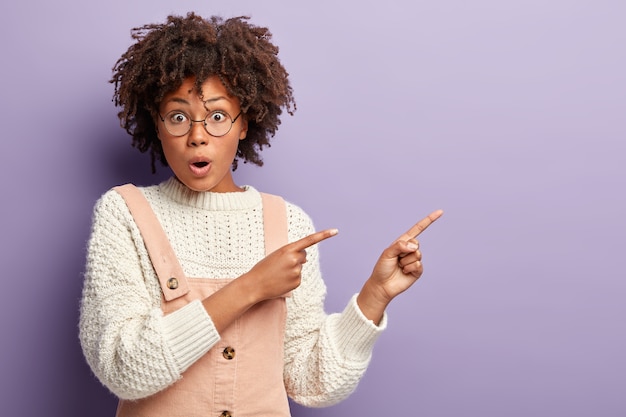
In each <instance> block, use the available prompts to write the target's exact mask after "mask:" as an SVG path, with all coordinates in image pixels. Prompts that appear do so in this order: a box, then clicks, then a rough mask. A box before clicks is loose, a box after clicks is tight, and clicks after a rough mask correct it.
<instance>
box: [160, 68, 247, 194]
mask: <svg viewBox="0 0 626 417" xmlns="http://www.w3.org/2000/svg"><path fill="white" fill-rule="evenodd" d="M194 82H195V80H194V78H187V79H186V80H185V81H184V82H183V84H182V85H181V86H180V88H179V89H178V90H176V91H173V92H171V93H169V94H167V95H166V96H165V97H164V98H163V101H162V102H161V104H160V106H159V116H160V117H158V118H157V121H156V122H157V132H158V137H159V140H160V141H161V145H162V147H163V152H164V154H165V159H167V163H168V165H169V166H170V168H171V169H172V171H173V172H174V175H176V178H178V179H179V180H180V181H181V182H182V183H183V184H185V185H186V186H187V187H189V188H191V189H192V190H194V191H213V192H219V193H224V192H233V191H241V189H240V188H239V187H238V186H237V185H235V183H234V180H233V177H232V171H231V166H232V163H233V160H234V159H235V155H236V154H237V146H238V144H239V141H240V140H242V139H245V137H246V134H247V132H248V124H247V122H246V121H245V117H244V116H243V115H240V112H241V109H240V107H239V100H238V99H237V98H236V97H232V96H230V95H229V94H228V92H227V91H226V88H225V87H224V85H223V84H222V82H221V81H220V80H219V78H217V77H210V78H208V79H207V80H206V81H205V82H204V83H203V84H202V98H201V97H200V96H199V95H198V94H197V92H196V91H195V89H194ZM238 115H239V117H237V116H238ZM205 119H206V120H205ZM235 119H236V120H235ZM190 120H193V122H191V123H192V124H191V129H190V130H189V131H188V132H186V133H184V132H185V131H186V129H187V128H188V126H189V123H190ZM232 120H235V121H234V123H232ZM205 124H207V128H208V129H209V131H211V132H212V133H213V134H216V133H217V134H222V133H223V132H224V131H226V130H228V129H229V128H230V130H229V131H228V133H226V134H224V135H223V136H220V137H216V136H212V135H211V134H209V132H208V131H207V129H206V128H205ZM181 133H184V134H183V135H182V136H179V135H180V134H181Z"/></svg>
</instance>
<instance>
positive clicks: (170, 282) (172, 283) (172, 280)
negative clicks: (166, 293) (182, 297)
mask: <svg viewBox="0 0 626 417" xmlns="http://www.w3.org/2000/svg"><path fill="white" fill-rule="evenodd" d="M167 288H169V289H170V290H175V289H176V288H178V280H177V279H176V278H174V277H172V278H170V279H168V280H167Z"/></svg>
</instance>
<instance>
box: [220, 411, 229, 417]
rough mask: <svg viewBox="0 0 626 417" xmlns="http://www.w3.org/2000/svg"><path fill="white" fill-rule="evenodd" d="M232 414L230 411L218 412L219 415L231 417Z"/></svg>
mask: <svg viewBox="0 0 626 417" xmlns="http://www.w3.org/2000/svg"><path fill="white" fill-rule="evenodd" d="M231 416H232V415H231V414H230V411H222V414H220V417H231Z"/></svg>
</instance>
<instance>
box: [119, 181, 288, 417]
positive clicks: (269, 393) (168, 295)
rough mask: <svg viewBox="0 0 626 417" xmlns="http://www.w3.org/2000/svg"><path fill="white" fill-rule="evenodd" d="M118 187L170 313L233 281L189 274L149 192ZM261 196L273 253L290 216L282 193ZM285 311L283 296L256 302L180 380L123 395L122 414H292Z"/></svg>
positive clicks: (219, 416)
mask: <svg viewBox="0 0 626 417" xmlns="http://www.w3.org/2000/svg"><path fill="white" fill-rule="evenodd" d="M116 191H117V192H119V193H120V194H121V195H122V196H123V197H124V199H125V200H126V204H127V205H128V207H129V210H130V212H131V214H132V215H133V218H134V219H135V222H136V223H137V226H138V227H139V230H140V231H141V234H142V237H143V240H144V243H145V245H146V248H147V249H148V253H149V254H150V259H151V261H152V264H153V266H154V269H155V271H156V273H157V275H158V277H159V282H160V285H161V289H162V293H163V297H162V302H161V307H162V309H163V312H164V314H168V313H170V312H172V311H175V310H177V309H179V308H181V307H182V306H184V305H186V304H187V303H189V302H190V301H192V300H195V299H204V298H206V297H208V296H209V295H211V294H212V293H214V292H215V291H217V290H219V289H220V288H221V287H223V286H224V285H226V284H228V283H229V282H230V281H231V279H214V278H210V279H207V278H186V277H185V275H184V274H183V271H182V268H181V266H180V264H179V262H178V260H177V258H176V257H175V255H174V251H173V250H172V247H171V246H170V244H169V241H168V239H167V237H166V236H165V232H164V231H163V229H162V227H161V225H160V223H159V222H158V220H157V218H156V215H155V214H154V212H153V211H152V209H151V208H150V205H149V203H148V202H147V200H146V199H145V197H144V196H143V193H141V191H139V189H137V188H136V187H134V186H132V185H130V184H127V185H124V186H121V187H116ZM261 197H262V200H263V222H264V235H265V252H266V255H267V254H269V253H271V252H272V251H274V250H275V249H277V248H279V247H280V246H282V245H284V244H285V243H287V215H286V208H285V202H284V201H283V200H282V199H281V198H280V197H277V196H273V195H269V194H261ZM286 314H287V309H286V305H285V298H283V297H281V298H278V299H275V300H267V301H264V302H262V303H259V304H257V305H255V306H254V307H252V308H251V309H250V310H248V311H247V312H246V313H245V314H244V315H242V316H241V317H240V318H239V319H237V320H236V321H235V322H234V323H233V324H231V325H230V326H229V327H228V328H227V329H226V330H224V331H223V332H222V333H221V334H220V336H221V339H220V341H219V342H218V343H217V344H216V345H215V346H213V348H211V350H210V351H209V352H207V353H206V354H205V355H204V356H203V357H201V358H200V359H199V360H198V361H197V362H195V363H194V364H193V365H192V366H191V367H189V368H188V369H187V370H186V371H185V372H184V373H183V377H182V378H181V379H180V380H178V381H177V382H176V383H174V384H173V385H171V386H170V387H168V388H166V389H165V390H163V391H161V392H158V393H156V394H154V395H152V396H150V397H147V398H144V399H141V400H136V401H129V400H122V401H120V402H119V405H118V408H117V414H116V417H176V416H180V417H183V416H184V417H200V416H203V417H204V416H210V417H228V416H233V417H244V416H290V412H289V403H288V400H287V394H286V392H285V386H284V382H283V364H284V358H283V341H284V332H285V319H286Z"/></svg>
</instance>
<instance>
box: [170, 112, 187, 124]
mask: <svg viewBox="0 0 626 417" xmlns="http://www.w3.org/2000/svg"><path fill="white" fill-rule="evenodd" d="M169 119H170V122H172V123H175V124H180V123H186V122H187V120H189V119H188V118H187V115H186V114H185V113H172V114H170V117H169Z"/></svg>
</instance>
